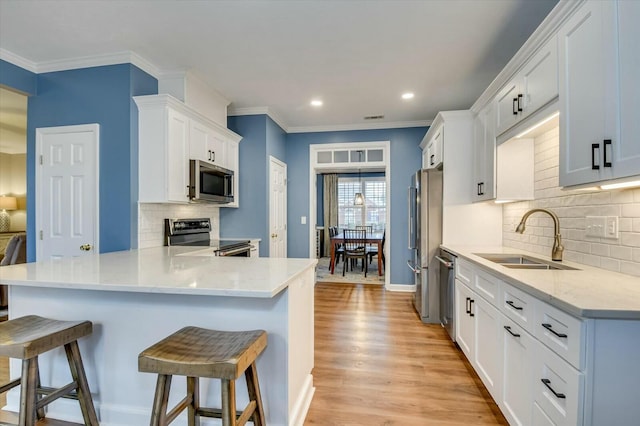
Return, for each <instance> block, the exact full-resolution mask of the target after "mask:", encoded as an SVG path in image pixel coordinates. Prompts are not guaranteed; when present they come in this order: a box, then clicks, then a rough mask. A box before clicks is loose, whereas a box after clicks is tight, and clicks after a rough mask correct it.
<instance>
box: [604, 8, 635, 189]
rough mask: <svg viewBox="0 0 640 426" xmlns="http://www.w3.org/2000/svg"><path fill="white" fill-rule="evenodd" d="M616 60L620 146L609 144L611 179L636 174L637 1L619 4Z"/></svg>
mask: <svg viewBox="0 0 640 426" xmlns="http://www.w3.org/2000/svg"><path fill="white" fill-rule="evenodd" d="M616 4H617V7H618V13H617V16H618V58H619V61H620V63H619V68H618V70H619V71H618V72H619V75H620V76H619V78H620V126H621V128H620V143H619V144H618V145H617V146H616V145H613V147H612V149H613V152H612V154H611V155H612V157H613V174H614V177H615V178H618V177H626V176H633V175H637V174H640V143H639V142H638V141H640V120H638V115H639V111H640V84H638V76H640V43H639V41H640V26H639V25H638V22H640V2H637V1H619V2H617V3H616Z"/></svg>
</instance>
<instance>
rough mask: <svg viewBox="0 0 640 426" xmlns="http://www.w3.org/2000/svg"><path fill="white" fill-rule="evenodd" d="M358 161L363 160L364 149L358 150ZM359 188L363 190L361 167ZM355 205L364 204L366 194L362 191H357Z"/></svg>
mask: <svg viewBox="0 0 640 426" xmlns="http://www.w3.org/2000/svg"><path fill="white" fill-rule="evenodd" d="M358 162H359V163H361V162H362V151H358ZM358 188H360V190H361V191H362V178H361V176H360V168H359V167H358ZM353 205H354V206H363V205H364V196H363V195H362V192H356V196H355V197H354V199H353Z"/></svg>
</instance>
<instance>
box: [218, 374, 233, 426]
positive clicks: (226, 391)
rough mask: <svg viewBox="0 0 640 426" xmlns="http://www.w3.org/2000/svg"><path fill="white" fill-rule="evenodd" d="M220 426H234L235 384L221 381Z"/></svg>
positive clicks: (225, 380)
mask: <svg viewBox="0 0 640 426" xmlns="http://www.w3.org/2000/svg"><path fill="white" fill-rule="evenodd" d="M221 382H222V426H236V382H235V380H229V379H222V380H221Z"/></svg>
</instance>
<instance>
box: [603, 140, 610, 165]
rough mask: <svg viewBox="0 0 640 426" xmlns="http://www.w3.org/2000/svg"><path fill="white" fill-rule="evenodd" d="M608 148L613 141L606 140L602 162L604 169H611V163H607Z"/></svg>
mask: <svg viewBox="0 0 640 426" xmlns="http://www.w3.org/2000/svg"><path fill="white" fill-rule="evenodd" d="M607 146H609V147H611V139H605V140H604V146H603V148H602V151H603V160H604V161H603V162H602V166H603V167H611V161H607Z"/></svg>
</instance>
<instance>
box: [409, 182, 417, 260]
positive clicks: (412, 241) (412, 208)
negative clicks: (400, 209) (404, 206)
mask: <svg viewBox="0 0 640 426" xmlns="http://www.w3.org/2000/svg"><path fill="white" fill-rule="evenodd" d="M408 192H409V193H408V195H407V200H408V204H409V206H408V207H409V208H408V211H409V248H410V249H415V248H417V247H416V219H415V217H416V192H417V191H416V188H412V187H409V191H408Z"/></svg>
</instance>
